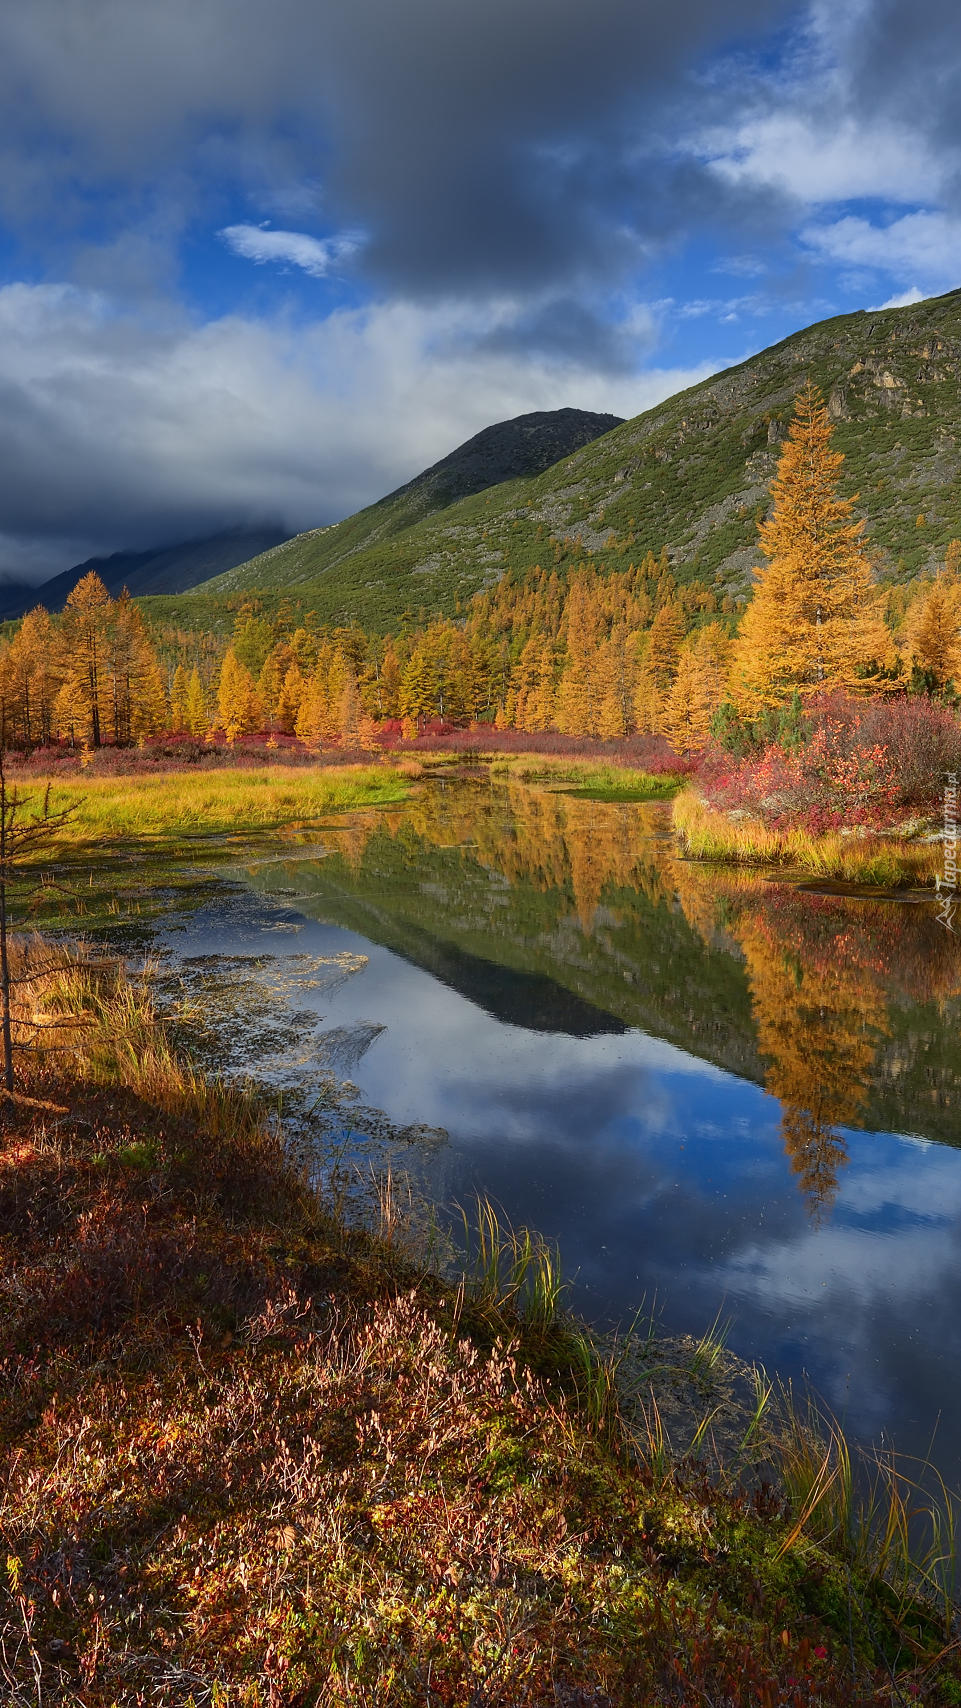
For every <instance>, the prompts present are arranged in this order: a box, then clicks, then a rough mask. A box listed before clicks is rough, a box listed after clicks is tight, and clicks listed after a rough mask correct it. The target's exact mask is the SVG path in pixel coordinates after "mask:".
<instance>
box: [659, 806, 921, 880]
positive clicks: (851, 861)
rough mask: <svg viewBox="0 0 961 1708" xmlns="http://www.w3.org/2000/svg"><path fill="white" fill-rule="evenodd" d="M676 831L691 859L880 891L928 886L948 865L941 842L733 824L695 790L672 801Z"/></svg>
mask: <svg viewBox="0 0 961 1708" xmlns="http://www.w3.org/2000/svg"><path fill="white" fill-rule="evenodd" d="M674 829H675V831H676V833H677V835H678V838H679V840H680V842H681V846H682V848H683V850H684V852H685V854H686V855H687V856H688V858H689V859H692V860H717V861H725V862H730V863H732V864H736V865H749V866H785V867H787V868H789V869H790V870H792V871H795V872H803V873H805V874H807V875H809V876H811V877H815V878H825V879H829V880H834V881H835V882H838V883H848V884H864V885H866V886H870V887H871V888H876V889H908V888H914V887H918V886H924V887H930V886H931V885H932V884H933V882H934V880H935V878H936V877H937V876H938V874H939V873H940V872H941V870H942V866H943V860H944V853H943V850H942V848H941V845H940V844H939V843H928V844H923V845H921V846H919V845H918V844H917V843H911V842H905V841H901V840H895V839H894V838H893V837H884V836H877V835H869V836H864V837H860V836H857V837H855V836H842V835H841V834H840V832H839V831H828V832H826V833H825V834H824V835H821V836H818V835H816V834H815V833H814V832H812V831H809V830H772V829H769V828H768V827H767V826H766V825H764V824H762V823H761V821H760V820H759V819H753V818H745V819H730V818H729V817H728V816H727V814H726V813H723V812H716V811H715V810H714V809H713V808H712V807H709V806H707V805H706V803H705V802H704V801H703V800H701V798H700V796H699V795H697V794H695V793H694V792H693V790H687V791H685V792H684V793H683V794H681V795H679V796H678V798H677V800H676V801H675V802H674Z"/></svg>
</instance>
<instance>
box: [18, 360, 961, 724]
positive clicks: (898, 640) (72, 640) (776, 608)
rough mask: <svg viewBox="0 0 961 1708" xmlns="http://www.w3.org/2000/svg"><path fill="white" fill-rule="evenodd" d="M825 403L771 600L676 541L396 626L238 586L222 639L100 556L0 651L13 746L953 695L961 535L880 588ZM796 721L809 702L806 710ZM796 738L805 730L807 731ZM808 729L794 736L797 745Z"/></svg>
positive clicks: (579, 720) (717, 711)
mask: <svg viewBox="0 0 961 1708" xmlns="http://www.w3.org/2000/svg"><path fill="white" fill-rule="evenodd" d="M831 439H832V426H831V422H830V420H829V416H828V412H827V410H826V408H825V406H824V403H823V400H822V399H821V397H820V395H819V394H818V393H817V391H816V389H815V388H814V387H812V386H808V387H807V388H806V390H805V391H803V392H802V393H801V394H800V395H799V396H798V399H797V403H796V413H795V418H794V420H793V422H792V424H791V427H790V431H789V434H788V437H787V439H786V440H785V443H784V446H783V449H782V453H781V457H780V462H779V466H778V471H777V474H776V476H775V479H774V481H773V483H772V486H771V497H770V505H769V508H768V510H767V512H766V514H765V515H763V516H762V517H761V519H760V520H759V523H758V535H759V538H758V546H759V552H758V557H759V560H760V559H765V560H766V562H764V563H763V566H762V565H761V564H760V563H759V566H758V568H757V569H756V571H755V585H754V590H753V597H752V598H751V599H750V601H749V602H747V603H746V605H745V602H744V601H743V600H740V601H735V600H733V599H732V598H731V597H730V596H724V597H719V592H718V591H717V590H715V589H713V588H712V587H711V586H709V585H705V584H702V583H699V582H693V583H689V584H687V585H682V586H678V585H677V584H676V582H675V578H674V576H673V574H672V572H671V568H670V563H669V559H668V553H667V550H666V548H665V549H664V550H662V551H661V553H660V555H659V556H658V557H655V556H654V555H653V553H651V552H648V553H647V554H646V555H645V556H644V557H643V559H642V560H641V561H640V562H639V563H637V564H635V563H633V562H629V563H628V565H627V567H626V568H624V569H622V570H613V571H610V570H604V569H601V568H599V567H598V566H597V565H596V564H595V563H594V562H593V561H592V560H591V559H590V557H589V556H588V557H586V558H585V559H584V560H582V561H580V562H577V563H573V564H569V565H566V566H565V565H557V564H551V563H547V564H546V565H545V566H540V565H536V566H534V567H533V568H531V569H529V570H527V571H525V572H524V573H523V574H516V573H514V572H512V571H510V570H508V571H507V573H505V574H504V575H502V576H501V578H500V579H499V580H498V581H497V582H496V584H494V585H493V586H491V587H490V588H489V589H487V590H486V591H484V592H481V593H478V594H476V595H474V597H473V598H472V599H470V600H469V602H467V603H466V604H465V605H464V606H463V608H461V609H459V610H458V613H457V615H456V616H455V617H454V618H453V619H446V618H440V617H438V618H435V619H434V620H427V619H426V618H424V619H423V620H420V621H415V620H414V617H413V615H412V613H410V612H407V613H405V614H404V617H403V618H402V620H401V623H400V624H399V626H398V628H397V629H396V631H395V632H393V633H387V634H378V633H368V632H365V631H364V630H363V629H362V628H361V627H360V626H359V625H358V624H352V625H350V626H343V627H336V628H330V627H328V626H324V625H322V624H320V623H318V622H317V620H316V618H315V617H314V615H313V614H312V613H310V612H307V613H302V612H299V611H298V612H297V615H296V619H295V615H294V607H293V605H292V603H290V602H289V601H288V602H286V603H285V604H282V605H281V606H280V608H279V609H278V610H277V612H276V614H275V615H274V616H273V618H272V619H268V618H267V617H266V616H265V615H264V614H263V612H262V610H261V609H260V607H259V602H258V600H257V599H256V598H255V597H248V598H245V599H243V600H242V601H241V602H240V603H239V608H238V610H237V612H236V618H235V626H234V633H233V636H232V638H231V640H230V642H229V644H228V645H227V646H226V647H223V646H222V645H219V644H218V643H217V642H216V641H215V640H214V637H212V636H209V635H196V634H190V633H181V632H177V631H170V630H163V629H159V628H158V627H157V626H149V625H148V624H147V622H146V621H145V620H144V618H143V616H142V614H141V612H140V610H139V608H138V606H137V604H136V602H135V601H133V600H131V599H130V598H129V597H128V596H127V595H126V594H122V595H121V597H120V598H118V599H112V598H111V597H110V595H109V593H108V592H107V590H106V588H105V587H104V585H103V583H102V582H101V581H100V580H99V578H98V577H97V576H96V575H95V574H88V575H87V576H85V577H84V579H83V580H82V581H81V582H80V583H79V584H78V585H77V587H76V588H75V589H74V591H73V592H72V593H71V595H70V597H69V599H68V601H67V604H66V608H65V610H64V612H63V615H62V616H61V617H59V618H58V617H54V616H51V615H50V614H48V613H47V612H46V611H45V610H43V608H42V607H38V608H37V609H36V610H34V611H32V612H30V613H29V615H28V616H26V617H25V618H24V619H23V621H22V623H21V625H20V626H19V628H18V629H17V631H16V632H15V633H14V634H13V635H12V637H11V638H9V639H8V640H7V641H6V642H5V643H4V646H3V651H2V654H0V719H2V735H3V744H4V746H6V747H9V748H14V749H17V748H20V749H26V750H35V749H37V748H46V747H49V746H51V745H52V744H59V745H66V746H67V747H69V748H76V747H80V748H81V749H86V750H94V749H97V748H99V747H102V746H105V745H106V746H109V745H117V746H126V745H129V744H136V743H143V742H146V741H149V740H151V738H156V737H158V736H161V735H163V734H164V733H166V732H178V731H182V732H189V733H190V734H191V735H193V736H194V737H196V738H198V739H204V740H209V741H220V742H226V743H228V744H230V743H233V742H236V741H237V740H238V738H240V737H242V736H245V735H249V734H252V733H254V732H259V733H261V734H262V735H263V736H264V737H265V738H267V739H268V740H270V739H271V738H278V737H286V738H295V739H296V740H297V742H298V743H301V744H303V746H304V748H305V749H307V750H308V751H313V752H317V753H319V752H322V751H331V750H333V749H337V748H340V749H350V750H357V749H362V750H363V749H366V750H368V751H369V752H372V753H373V752H377V751H379V750H381V749H382V748H383V747H384V746H385V745H390V744H391V743H396V742H397V741H399V740H405V741H411V740H416V739H417V738H418V737H419V736H421V735H423V734H425V733H428V732H434V733H436V732H437V731H442V730H444V729H456V728H467V727H471V726H474V727H475V728H477V727H479V728H481V729H483V728H484V727H485V726H486V727H492V728H493V729H495V730H498V731H501V730H508V729H514V730H518V731H523V732H529V733H531V734H536V733H538V732H547V731H556V732H558V733H559V734H561V735H565V736H572V737H574V736H576V737H592V738H597V739H601V740H605V741H611V740H614V741H616V740H618V739H620V738H623V737H627V736H632V735H646V734H654V735H659V736H661V737H663V738H665V739H666V741H667V742H668V743H670V746H671V748H672V749H673V751H674V752H675V753H676V754H677V755H679V756H680V755H692V754H701V753H703V752H704V751H705V750H707V749H711V748H714V749H717V748H718V747H720V748H722V749H723V748H727V749H728V751H731V752H739V751H740V752H743V751H744V750H745V749H746V748H750V747H752V746H753V747H754V748H757V747H758V746H759V745H760V746H762V747H763V746H764V745H765V738H766V740H767V741H768V742H769V741H770V739H771V737H772V736H773V735H775V734H776V733H777V731H778V729H779V727H780V726H779V723H778V719H779V717H782V714H783V709H784V708H786V707H790V706H791V705H792V703H793V704H794V707H795V714H797V713H798V711H799V710H803V708H805V707H808V706H812V705H814V704H815V703H818V704H820V703H823V700H824V697H825V696H826V695H830V694H835V695H837V694H841V695H842V696H847V697H848V698H850V697H854V698H855V699H856V700H859V701H862V702H863V701H871V702H875V703H876V702H878V701H881V702H884V701H890V700H891V699H892V698H895V699H896V700H897V701H898V702H901V701H903V700H904V698H905V697H906V696H914V697H917V696H922V697H924V698H926V699H927V700H928V701H932V700H933V701H935V702H937V703H939V704H940V705H950V704H953V703H954V701H955V699H956V688H955V682H956V679H957V678H961V574H959V571H961V541H959V540H957V539H954V540H952V541H951V542H950V544H949V545H948V547H947V549H946V552H945V554H944V559H943V562H942V563H941V564H940V565H939V567H938V569H937V572H936V573H935V574H934V575H933V576H931V575H928V576H923V577H919V578H918V579H916V580H915V581H914V582H913V583H909V584H907V585H902V586H896V587H893V588H891V587H889V588H880V587H878V585H877V583H876V576H875V568H874V565H873V563H872V559H871V553H870V550H869V547H868V544H867V543H866V542H865V540H864V538H863V524H861V523H858V522H855V521H853V520H852V511H853V508H854V505H853V502H852V501H851V500H849V499H842V498H840V497H839V496H838V481H839V471H840V466H841V463H842V461H843V458H842V457H841V455H840V453H838V452H837V451H835V450H833V449H832V445H831ZM797 727H799V726H798V717H797V715H795V728H797ZM789 745H790V743H789ZM795 745H796V744H795Z"/></svg>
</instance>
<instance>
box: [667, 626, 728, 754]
mask: <svg viewBox="0 0 961 1708" xmlns="http://www.w3.org/2000/svg"><path fill="white" fill-rule="evenodd" d="M733 650H734V645H733V642H732V640H731V637H730V635H729V634H728V632H727V630H726V629H725V628H724V627H723V625H722V624H721V623H707V624H706V625H705V627H704V628H703V629H699V630H698V632H697V634H695V635H693V636H692V637H691V639H690V640H689V641H688V643H687V644H686V645H685V647H684V648H683V650H682V652H681V657H680V660H679V663H678V670H677V675H676V677H675V679H674V684H673V686H672V688H671V692H670V696H669V698H668V702H667V707H666V710H665V715H664V719H663V724H662V728H663V731H664V734H665V735H666V736H667V738H668V740H669V742H670V743H671V746H672V747H673V748H674V750H675V752H676V753H688V752H695V753H697V752H700V751H701V749H702V748H704V747H705V746H706V745H707V742H708V739H709V737H710V734H711V719H712V718H713V716H714V713H715V712H716V711H717V709H718V707H719V706H720V705H722V704H723V702H724V700H725V699H726V698H727V693H728V684H729V681H730V673H731V656H732V653H733Z"/></svg>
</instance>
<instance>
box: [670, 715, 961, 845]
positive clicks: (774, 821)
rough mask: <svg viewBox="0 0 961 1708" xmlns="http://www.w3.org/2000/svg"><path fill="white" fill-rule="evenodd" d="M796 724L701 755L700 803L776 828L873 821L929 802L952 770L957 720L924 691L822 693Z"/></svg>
mask: <svg viewBox="0 0 961 1708" xmlns="http://www.w3.org/2000/svg"><path fill="white" fill-rule="evenodd" d="M798 727H799V729H800V734H799V733H798V730H793V731H792V739H791V740H790V741H788V740H786V739H785V738H784V737H783V736H782V737H781V739H779V740H774V741H771V742H769V743H767V744H766V745H764V746H762V747H761V748H760V750H755V751H747V752H745V753H743V755H742V756H741V757H740V758H737V757H735V756H734V755H733V754H732V755H722V754H720V753H718V752H715V753H714V754H713V755H712V756H709V757H708V758H707V759H706V760H705V761H704V763H703V764H702V767H701V788H702V792H703V795H704V798H705V800H706V801H707V803H708V804H709V805H710V806H712V807H714V808H717V809H718V810H721V811H726V812H731V811H742V812H747V813H749V814H751V815H753V816H755V817H757V818H759V819H761V820H762V821H763V822H764V823H765V824H766V825H768V826H770V827H772V828H775V829H778V828H785V829H786V828H804V829H806V830H809V831H811V832H813V833H815V834H819V833H823V832H825V831H829V830H835V829H838V828H840V827H841V826H842V825H843V826H852V827H855V826H861V827H863V828H865V829H875V830H877V829H882V828H884V827H886V826H890V825H892V824H893V823H894V822H895V821H897V820H898V819H903V818H904V817H905V816H908V815H910V816H924V815H926V814H930V813H931V812H933V811H936V810H937V808H938V805H939V803H940V799H941V793H942V789H943V787H944V783H945V779H946V776H947V775H948V774H950V773H952V772H954V773H957V772H958V771H961V724H959V722H958V720H957V718H955V717H954V715H953V714H952V713H951V712H949V711H948V710H946V709H945V708H944V707H942V706H938V705H935V704H934V703H933V702H932V701H930V700H927V699H924V698H920V697H918V698H912V699H905V698H898V699H895V700H869V701H864V700H858V699H854V698H853V697H851V696H850V695H845V694H842V693H834V694H829V695H825V696H823V697H822V698H821V699H820V700H819V701H816V702H814V703H812V704H811V705H809V706H808V707H807V708H806V709H805V717H804V722H803V727H801V726H800V725H799V726H798Z"/></svg>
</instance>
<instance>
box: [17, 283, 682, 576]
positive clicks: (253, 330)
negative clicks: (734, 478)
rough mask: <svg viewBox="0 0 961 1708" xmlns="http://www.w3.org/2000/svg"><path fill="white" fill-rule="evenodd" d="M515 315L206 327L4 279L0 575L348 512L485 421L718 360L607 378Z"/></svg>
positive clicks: (656, 387) (333, 318)
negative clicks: (521, 334) (514, 328)
mask: <svg viewBox="0 0 961 1708" xmlns="http://www.w3.org/2000/svg"><path fill="white" fill-rule="evenodd" d="M516 312H517V308H516V304H515V303H514V302H512V301H510V300H506V299H505V300H504V301H501V302H499V303H496V304H493V305H490V304H488V305H485V306H484V307H483V308H481V309H478V308H477V307H476V305H472V304H465V303H458V302H455V301H451V302H448V303H445V304H442V305H434V306H433V307H431V308H426V307H423V306H421V305H418V304H416V303H410V302H403V301H395V302H392V303H387V304H382V305H379V306H374V307H369V308H356V309H344V310H339V311H337V312H336V313H334V314H331V315H329V316H328V317H327V319H325V320H322V321H317V322H315V323H313V324H307V325H304V324H302V323H298V324H295V323H293V322H291V321H287V320H284V319H282V318H277V319H275V320H272V321H269V322H268V321H264V320H255V319H252V318H249V317H244V316H241V315H236V314H233V315H225V316H222V317H220V318H219V319H216V320H212V321H210V322H208V323H206V324H204V325H200V326H198V325H195V324H192V323H191V322H189V321H188V320H186V318H181V319H179V320H174V319H173V318H168V319H167V320H166V321H165V322H158V320H157V319H156V318H154V317H147V316H144V317H137V316H136V315H133V314H131V313H129V312H126V311H124V310H123V309H122V307H120V306H118V305H117V304H116V303H114V302H112V301H111V300H110V299H109V298H108V297H106V296H105V295H103V294H98V293H96V292H90V291H81V290H78V289H77V288H76V287H74V286H70V285H63V284H61V285H26V284H16V285H9V286H7V287H5V288H4V289H2V290H0V464H2V466H3V468H4V472H5V480H4V485H3V493H2V497H0V573H4V572H6V573H8V574H9V573H19V574H22V575H23V576H24V578H25V579H34V578H42V576H43V575H46V574H51V573H54V572H55V571H56V570H57V569H62V568H66V567H68V565H70V564H71V563H74V562H77V561H79V560H80V559H81V558H82V557H84V556H86V555H89V554H91V553H92V552H94V551H104V550H114V549H117V548H120V547H124V546H138V545H151V544H158V543H160V542H162V541H164V540H168V541H171V540H175V539H178V538H179V539H182V538H186V537H190V536H191V535H199V534H202V533H204V532H207V531H213V530H214V529H216V528H219V527H224V526H228V525H234V524H235V523H238V522H240V521H245V520H246V521H255V520H261V519H266V518H271V519H277V520H279V521H281V522H283V523H284V524H286V526H288V527H289V528H291V529H292V530H293V529H299V528H305V527H313V526H317V525H319V524H322V523H325V522H331V521H336V520H338V519H339V518H340V517H341V516H344V515H347V514H349V513H350V512H352V511H353V510H355V509H357V508H359V507H360V506H361V505H363V504H366V503H369V502H371V501H372V500H373V499H375V498H379V497H381V496H382V495H383V493H385V492H388V491H390V490H391V489H392V488H394V487H396V486H398V485H399V484H400V483H401V482H402V481H404V480H407V479H409V478H410V477H411V476H412V475H414V474H417V473H418V472H419V471H420V470H421V469H422V468H424V467H426V466H428V465H429V464H430V463H432V462H435V461H436V460H437V459H438V458H439V457H441V456H444V455H445V454H446V453H447V452H448V451H450V450H451V449H452V448H453V447H454V446H455V445H458V444H460V443H461V442H462V441H463V440H465V439H467V438H469V437H470V436H471V435H472V434H473V433H476V432H477V431H478V430H479V429H480V428H481V427H484V426H487V425H488V424H489V423H491V422H493V421H499V420H504V419H507V418H509V417H511V416H513V415H519V414H522V413H524V412H526V411H528V410H532V409H556V408H559V407H561V406H563V405H565V404H574V405H577V406H580V407H582V408H585V409H596V410H610V411H612V412H613V413H615V414H618V415H633V414H636V413H637V412H638V411H639V410H641V409H645V408H648V407H650V406H651V405H653V404H655V403H657V402H658V401H660V399H662V398H664V397H667V396H669V395H670V394H671V393H673V392H674V391H677V390H679V389H680V388H682V387H683V386H686V385H691V384H693V383H695V382H696V381H697V380H698V379H701V378H703V377H705V376H706V374H708V373H709V372H711V371H712V366H711V364H709V363H704V364H701V365H699V366H697V367H695V368H688V369H675V370H670V371H653V372H648V373H646V374H643V375H636V374H632V373H625V372H624V371H623V370H621V371H619V372H616V373H607V374H604V373H599V372H597V371H596V370H595V369H593V368H592V367H591V366H589V365H587V364H585V363H583V362H580V361H578V359H577V358H576V356H573V355H570V354H568V355H567V356H565V357H563V358H561V357H558V356H557V355H556V354H555V355H545V354H544V353H543V352H542V351H537V350H534V351H532V352H527V353H526V354H525V353H524V352H523V351H521V350H519V349H517V348H514V347H513V346H511V345H510V344H509V341H508V344H507V346H506V347H505V348H502V349H498V348H497V333H498V331H499V330H504V329H509V328H510V326H511V325H512V324H513V320H514V318H515V316H516ZM642 324H643V317H642Z"/></svg>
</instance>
